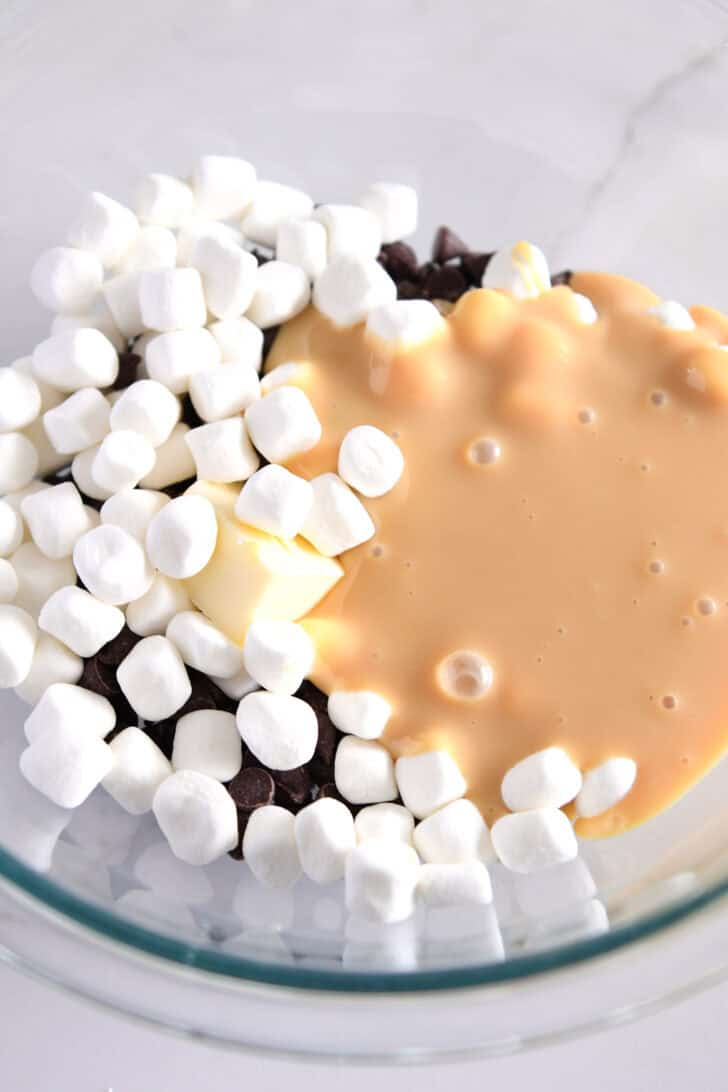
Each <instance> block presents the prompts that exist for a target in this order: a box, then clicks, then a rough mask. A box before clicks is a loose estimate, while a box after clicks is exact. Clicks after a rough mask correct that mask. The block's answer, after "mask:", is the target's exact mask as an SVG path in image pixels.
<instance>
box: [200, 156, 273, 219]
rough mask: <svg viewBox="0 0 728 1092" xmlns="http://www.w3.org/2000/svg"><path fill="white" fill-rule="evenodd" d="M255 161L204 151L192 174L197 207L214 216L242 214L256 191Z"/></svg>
mask: <svg viewBox="0 0 728 1092" xmlns="http://www.w3.org/2000/svg"><path fill="white" fill-rule="evenodd" d="M256 182H257V175H256V171H255V167H254V166H253V164H252V163H248V161H247V160H245V159H240V158H239V157H238V156H233V155H203V156H201V157H200V159H198V161H197V164H196V165H195V169H194V172H193V174H192V189H193V191H194V195H195V199H196V202H197V211H198V212H199V213H200V214H201V215H202V216H209V217H210V219H211V220H232V219H233V218H234V217H238V216H242V214H243V212H244V211H245V210H246V209H247V208H248V206H249V205H250V203H251V201H252V200H253V198H254V196H255V194H256Z"/></svg>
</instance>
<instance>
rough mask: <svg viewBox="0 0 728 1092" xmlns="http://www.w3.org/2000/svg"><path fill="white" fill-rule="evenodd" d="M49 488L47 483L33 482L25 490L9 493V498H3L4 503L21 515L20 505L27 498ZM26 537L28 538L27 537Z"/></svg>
mask: <svg viewBox="0 0 728 1092" xmlns="http://www.w3.org/2000/svg"><path fill="white" fill-rule="evenodd" d="M47 488H48V486H47V484H46V483H45V482H41V481H32V482H30V484H29V485H26V486H25V487H24V488H23V489H18V490H16V491H15V492H14V493H8V494H7V496H5V497H3V501H4V503H5V504H9V505H10V507H11V508H12V509H13V510H14V511H15V512H17V513H18V514H20V505H21V504H22V503H23V501H24V500H25V498H26V497H29V496H30V495H31V493H39V492H40V491H41V489H47ZM25 537H26V538H27V535H26V536H25ZM21 541H22V538H21Z"/></svg>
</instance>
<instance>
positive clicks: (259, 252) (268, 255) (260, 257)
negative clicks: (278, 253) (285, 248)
mask: <svg viewBox="0 0 728 1092" xmlns="http://www.w3.org/2000/svg"><path fill="white" fill-rule="evenodd" d="M250 253H251V254H252V255H253V257H254V258H255V260H256V261H257V263H258V265H265V264H266V262H272V261H273V259H274V257H275V254H274V252H273V251H272V250H263V249H262V248H261V247H257V246H254V247H253V248H252V249H251V251H250Z"/></svg>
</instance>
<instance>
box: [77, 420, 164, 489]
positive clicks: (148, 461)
mask: <svg viewBox="0 0 728 1092" xmlns="http://www.w3.org/2000/svg"><path fill="white" fill-rule="evenodd" d="M156 461H157V456H156V453H155V451H154V448H153V447H152V445H151V444H150V443H149V440H147V439H146V438H145V437H144V436H142V435H141V433H139V432H132V431H131V429H117V430H115V431H114V432H110V433H109V434H108V436H105V437H104V439H103V440H102V441H101V443H100V444H99V448H98V451H97V452H96V458H95V459H94V461H93V463H92V464H91V474H92V477H93V478H94V480H95V481H96V482H97V483H98V484H99V485H100V486H101V488H102V489H108V490H109V492H111V493H118V492H121V490H122V489H133V488H134V486H135V485H138V484H139V482H140V481H141V480H142V478H144V477H146V475H147V474H148V473H149V472H150V470H151V469H152V467H153V466H154V464H155V462H156Z"/></svg>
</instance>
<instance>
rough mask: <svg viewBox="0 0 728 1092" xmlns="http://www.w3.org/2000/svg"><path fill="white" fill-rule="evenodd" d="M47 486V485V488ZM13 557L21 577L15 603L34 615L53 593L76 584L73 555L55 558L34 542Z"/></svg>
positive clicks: (28, 543)
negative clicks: (43, 551)
mask: <svg viewBox="0 0 728 1092" xmlns="http://www.w3.org/2000/svg"><path fill="white" fill-rule="evenodd" d="M46 488H47V487H46ZM10 560H11V561H12V563H13V568H14V569H15V575H16V576H17V578H18V593H17V595H16V596H15V602H16V605H17V606H19V607H22V608H23V610H27V611H28V614H32V615H33V617H34V618H37V617H38V612H39V611H40V608H41V607H42V606H43V604H44V603H45V601H46V599H49V598H50V596H51V595H53V592H55V591H58V589H59V588H62V587H64V586H65V585H66V584H75V582H76V572H75V569H74V567H73V562H72V560H71V558H70V557H63V558H59V559H58V560H54V559H52V558H50V557H46V556H45V554H43V553H41V551H40V550H39V549H38V547H37V546H36V544H35V543H34V542H24V543H23V544H22V545H21V546H19V547H18V549H17V550H16V551H15V553H14V554H13V555H12V557H11V558H10Z"/></svg>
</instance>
